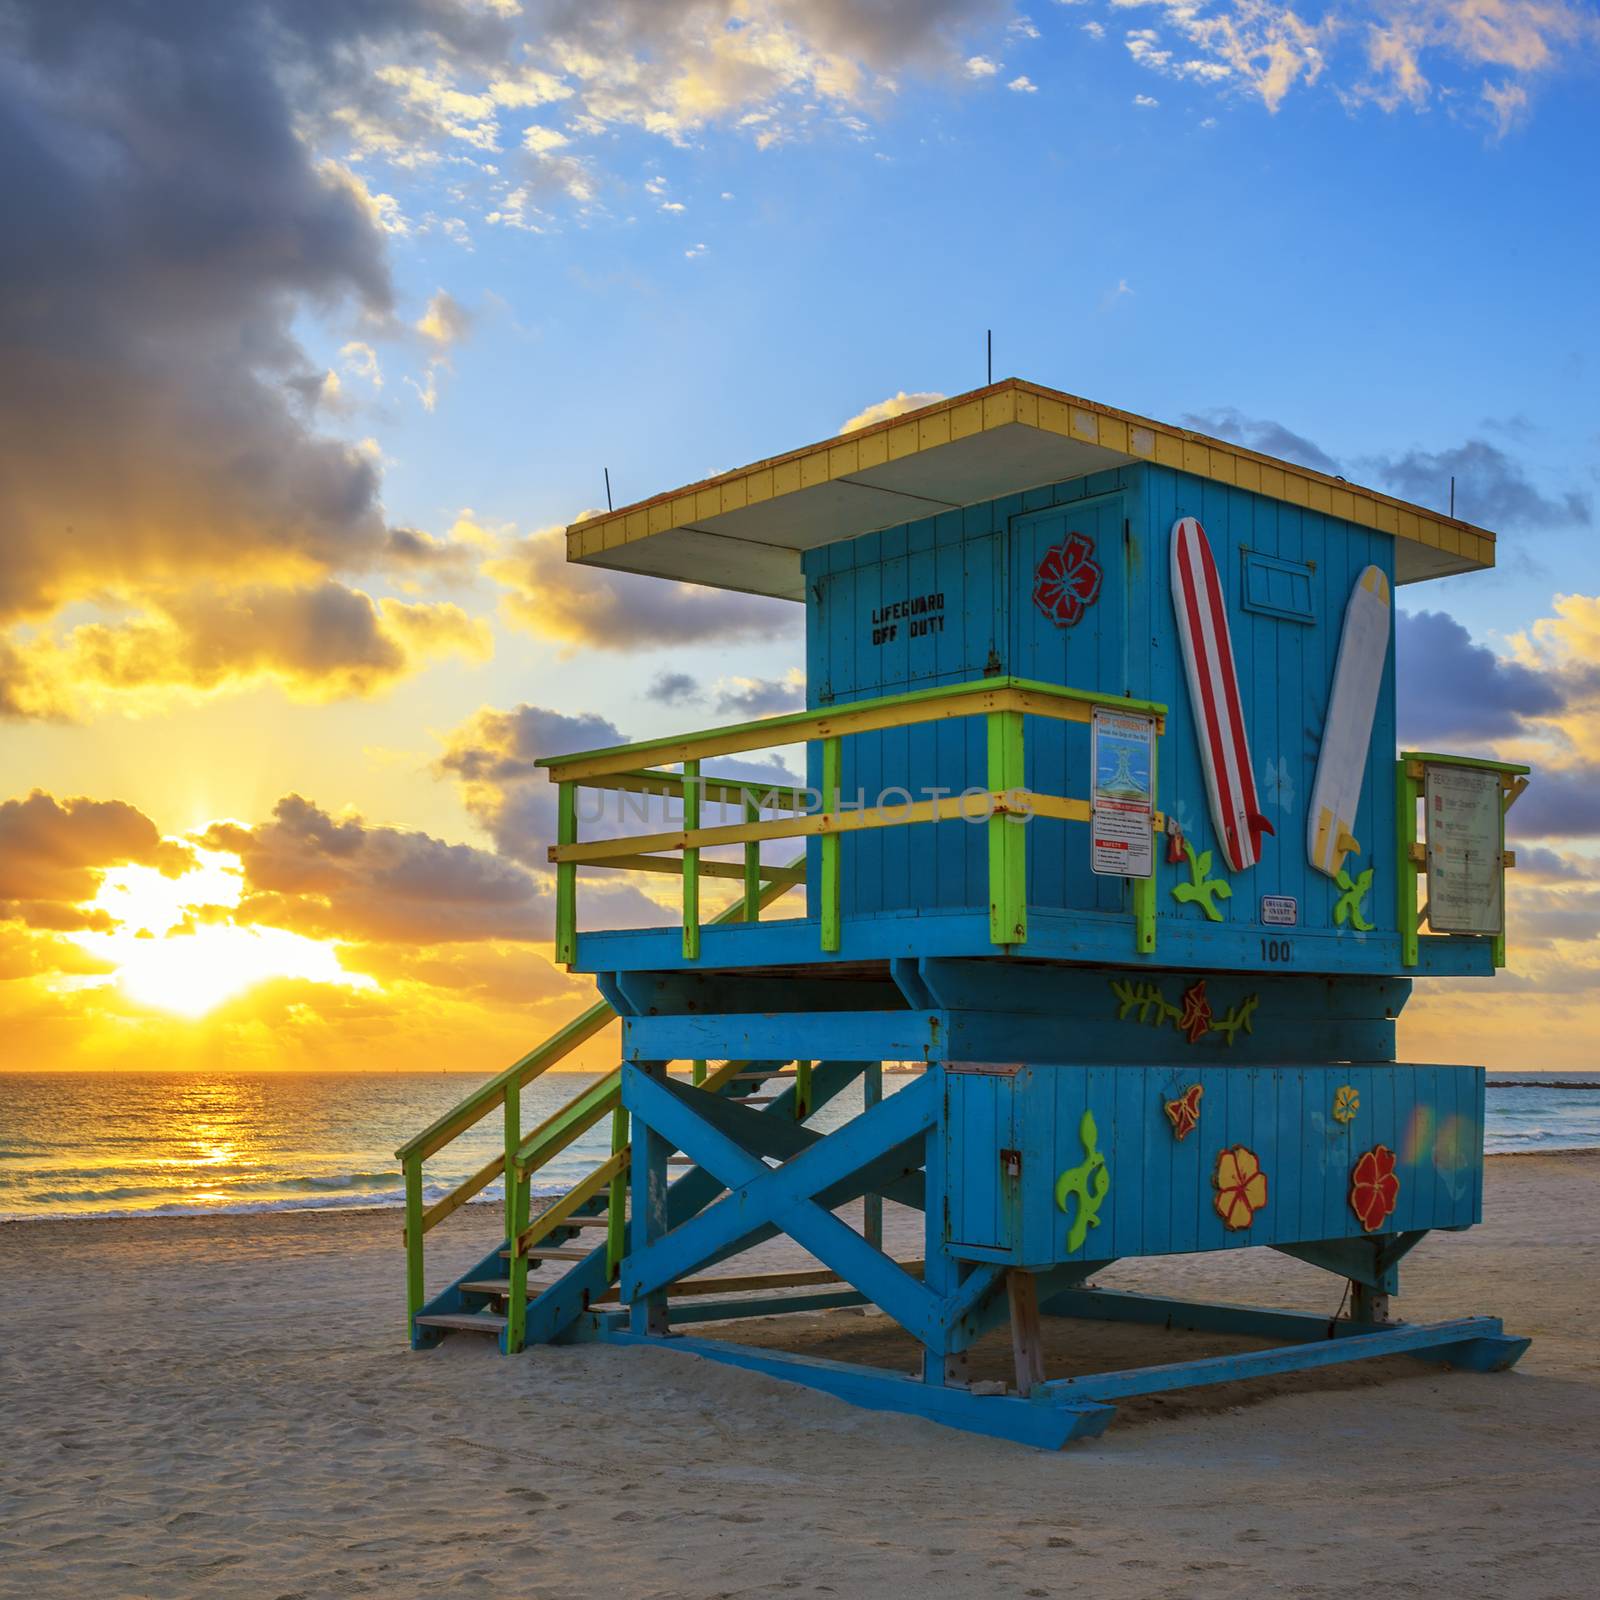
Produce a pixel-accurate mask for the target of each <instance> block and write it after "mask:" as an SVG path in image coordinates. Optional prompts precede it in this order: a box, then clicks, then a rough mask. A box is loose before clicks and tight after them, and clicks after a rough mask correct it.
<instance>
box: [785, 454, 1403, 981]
mask: <svg viewBox="0 0 1600 1600" xmlns="http://www.w3.org/2000/svg"><path fill="white" fill-rule="evenodd" d="M1181 516H1197V517H1199V518H1200V520H1201V522H1202V523H1203V524H1204V526H1205V528H1206V530H1207V534H1208V536H1209V538H1210V541H1211V545H1212V549H1213V551H1214V553H1215V556H1216V560H1217V566H1218V571H1219V573H1220V574H1221V577H1222V581H1223V584H1224V587H1225V590H1226V593H1227V601H1228V613H1229V622H1230V627H1231V630H1232V636H1233V644H1234V654H1235V659H1236V662H1237V666H1238V673H1239V682H1240V690H1241V696H1242V699H1243V701H1244V708H1245V714H1246V718H1247V722H1248V737H1249V743H1250V749H1251V754H1252V758H1253V761H1254V766H1255V773H1256V782H1257V787H1258V789H1259V791H1260V796H1261V801H1262V806H1263V809H1264V810H1265V812H1266V814H1267V816H1268V817H1269V818H1270V819H1271V821H1272V822H1273V824H1274V826H1275V828H1276V830H1277V833H1276V836H1275V837H1269V838H1267V839H1266V840H1265V841H1264V843H1263V847H1262V853H1261V860H1260V862H1259V864H1258V865H1257V866H1256V867H1255V868H1254V869H1252V870H1251V871H1249V872H1247V873H1243V874H1240V875H1238V876H1237V877H1233V878H1231V879H1230V880H1229V881H1230V883H1231V885H1232V888H1233V895H1232V898H1231V899H1230V900H1228V901H1225V902H1221V909H1222V913H1223V923H1222V927H1224V928H1227V929H1229V930H1231V931H1235V932H1237V933H1239V934H1248V933H1249V932H1250V931H1252V930H1255V929H1257V928H1260V927H1261V926H1262V924H1261V919H1260V906H1261V899H1262V897H1263V896H1265V895H1278V896H1288V897H1291V898H1292V899H1293V900H1294V901H1295V902H1296V905H1297V907H1298V918H1299V920H1298V927H1299V929H1300V930H1302V931H1303V932H1305V933H1307V934H1327V935H1330V936H1331V937H1332V938H1333V939H1334V940H1335V941H1336V942H1337V944H1338V945H1339V946H1340V947H1341V948H1340V950H1339V953H1338V958H1337V959H1332V958H1330V957H1329V955H1328V952H1326V951H1322V952H1319V955H1318V958H1317V959H1318V962H1319V964H1320V966H1321V967H1323V968H1325V969H1327V970H1343V971H1384V970H1392V969H1393V968H1394V967H1395V960H1394V956H1393V952H1392V944H1391V941H1392V938H1393V935H1394V932H1395V920H1394V893H1393V885H1394V868H1395V862H1394V859H1393V857H1394V848H1395V847H1394V839H1393V827H1392V824H1391V822H1390V820H1389V819H1390V818H1392V816H1393V805H1394V772H1393V762H1392V760H1391V759H1390V757H1391V754H1392V752H1393V750H1394V748H1395V721H1394V659H1393V650H1392V648H1391V650H1390V652H1389V655H1388V659H1387V661H1386V663H1385V672H1384V680H1383V686H1382V690H1381V692H1380V695H1379V701H1378V713H1377V718H1376V722H1375V724H1374V729H1373V737H1372V744H1371V752H1370V753H1369V756H1368V761H1367V768H1366V775H1365V780H1364V784H1363V790H1362V799H1361V805H1360V809H1359V812H1358V815H1357V818H1356V833H1357V837H1358V838H1359V839H1360V841H1361V844H1362V852H1361V854H1360V855H1359V856H1353V857H1352V858H1351V860H1350V863H1349V865H1350V869H1351V871H1352V873H1359V872H1360V871H1361V870H1363V869H1364V868H1366V867H1369V866H1370V867H1373V868H1374V869H1375V871H1374V879H1373V883H1372V887H1371V889H1370V891H1369V893H1368V895H1367V897H1366V901H1365V904H1364V908H1363V909H1364V912H1365V916H1366V918H1367V919H1368V920H1370V921H1371V922H1372V923H1373V924H1374V925H1375V926H1374V930H1373V932H1372V934H1371V935H1367V934H1363V933H1362V932H1359V931H1358V930H1356V929H1355V928H1354V927H1351V926H1346V927H1344V928H1338V927H1336V925H1335V923H1334V919H1333V910H1334V905H1335V902H1336V901H1337V899H1338V897H1339V893H1340V891H1339V889H1338V887H1337V886H1336V885H1335V884H1334V883H1333V881H1332V880H1331V879H1329V878H1327V877H1325V876H1323V875H1322V874H1321V873H1318V872H1316V871H1314V870H1312V869H1311V868H1310V866H1309V864H1308V863H1307V860H1306V850H1305V808H1306V805H1307V803H1308V800H1309V796H1310V792H1311V787H1312V782H1313V779H1314V777H1315V773H1316V763H1317V755H1318V750H1319V745H1320V739H1321V731H1322V724H1323V719H1324V718H1325V716H1326V713H1327V705H1328V699H1329V695H1330V693H1331V689H1332V675H1333V668H1334V662H1335V659H1336V657H1337V653H1338V645H1339V634H1340V630H1341V628H1342V626H1343V621H1344V613H1345V607H1346V605H1347V603H1348V600H1349V597H1350V593H1351V590H1352V589H1353V587H1354V585H1355V582H1356V579H1357V577H1358V576H1359V574H1360V573H1361V571H1362V569H1363V568H1365V567H1367V566H1368V565H1376V566H1377V567H1378V568H1380V570H1382V571H1383V572H1384V573H1385V575H1386V576H1388V578H1389V579H1390V582H1391V584H1392V582H1393V575H1394V550H1393V546H1394V541H1393V539H1392V538H1390V537H1389V536H1388V535H1385V534H1380V533H1375V532H1372V531H1371V530H1368V529H1365V528H1361V527H1358V526H1356V525H1355V524H1352V523H1347V522H1343V521H1341V520H1339V519H1338V518H1335V517H1331V516H1326V515H1323V514H1321V513H1318V512H1314V511H1310V510H1306V509H1301V508H1297V507H1295V506H1291V505H1288V504H1286V503H1283V502H1281V501H1277V500H1272V499H1268V498H1265V497H1263V496H1260V495H1257V494H1253V493H1250V492H1249V491H1246V490H1242V489H1234V488H1230V487H1228V486H1227V485H1224V484H1218V483H1214V482H1211V481H1209V480H1205V479H1201V478H1197V477H1193V476H1191V475H1189V474H1186V473H1182V472H1178V471H1174V470H1171V469H1168V468H1162V467H1156V466H1151V465H1143V466H1135V467H1128V468H1124V469H1122V470H1120V471H1117V472H1110V473H1099V474H1095V475H1092V476H1090V477H1087V478H1082V479H1077V480H1073V481H1071V482H1068V483H1063V484H1057V485H1054V486H1051V487H1046V488H1043V489H1035V490H1030V491H1028V492H1027V493H1026V494H1019V495H1011V496H1007V497H1005V498H1003V499H1000V500H995V501H990V502H986V503H984V504H981V505H977V506H970V507H967V508H965V509H964V510H959V511H950V512H947V513H944V514H942V515H940V516H936V517H929V518H925V519H923V520H920V521H917V522H913V523H907V524H905V525H903V526H901V527H897V528H892V529H888V530H885V531H883V532H880V533H874V534H868V535H866V536H864V537H862V538H859V539H854V540H845V541H841V542H839V543H836V544H832V545H827V546H823V547H821V548H819V549H817V550H813V551H811V552H809V553H808V554H807V555H806V557H805V571H806V580H807V592H808V605H807V678H808V684H809V704H810V705H811V706H812V707H813V708H814V709H820V708H823V707H826V706H828V705H831V704H838V703H843V702H846V701H849V700H854V699H862V698H866V697H870V696H873V695H880V694H892V693H897V692H903V691H906V690H911V689H918V688H925V687H930V686H932V685H935V684H943V683H954V682H961V681H965V680H971V679H974V678H981V677H983V676H984V675H985V674H986V673H994V672H1008V673H1012V674H1014V675H1017V676H1021V677H1028V678H1037V679H1040V680H1043V681H1045V682H1053V683H1062V684H1067V685H1070V686H1071V687H1074V688H1081V689H1090V690H1094V689H1102V690H1105V691H1106V692H1108V693H1116V694H1129V695H1133V696H1136V697H1139V698H1144V699H1152V700H1158V701H1162V702H1164V703H1165V704H1166V705H1167V706H1168V707H1169V708H1170V710H1169V716H1168V721H1167V734H1166V737H1165V738H1164V739H1163V741H1162V746H1161V770H1160V801H1161V803H1162V805H1163V806H1164V807H1167V808H1170V809H1171V810H1173V811H1175V812H1176V813H1177V815H1178V816H1179V817H1180V818H1181V819H1182V821H1183V824H1184V826H1185V830H1186V832H1187V833H1188V835H1189V837H1190V838H1191V840H1192V841H1193V843H1194V845H1195V848H1196V850H1210V851H1212V853H1213V861H1214V863H1215V865H1214V869H1213V870H1214V871H1216V872H1220V871H1223V870H1224V868H1223V858H1222V852H1221V850H1220V848H1219V846H1218V842H1217V838H1216V835H1215V832H1214V829H1213V827H1212V823H1211V817H1210V812H1209V807H1208V805H1207V802H1206V796H1205V783H1204V777H1203V774H1202V770H1201V766H1200V759H1199V750H1198V746H1197V743H1196V738H1195V725H1194V718H1193V716H1192V714H1191V711H1190V707H1189V697H1188V688H1187V684H1186V682H1185V679H1184V672H1183V663H1182V655H1181V650H1180V646H1179V642H1178V637H1177V631H1176V627H1175V625H1174V618H1173V609H1172V601H1171V593H1170V578H1169V559H1168V547H1169V539H1170V535H1171V529H1172V525H1173V523H1174V522H1175V521H1176V520H1177V519H1178V518H1179V517H1181ZM1072 532H1077V533H1080V534H1083V535H1085V536H1087V537H1088V538H1090V539H1091V540H1092V541H1093V543H1094V559H1095V560H1096V562H1097V563H1098V564H1099V566H1100V568H1101V570H1102V574H1103V578H1102V586H1101V590H1100V593H1099V595H1098V597H1097V599H1096V600H1095V602H1094V603H1093V604H1092V605H1091V606H1089V607H1088V609H1087V610H1086V612H1085V614H1084V615H1083V617H1082V619H1081V620H1080V621H1079V622H1078V623H1077V624H1076V625H1075V626H1072V627H1065V628H1063V627H1058V626H1057V625H1056V624H1055V623H1054V622H1053V621H1052V620H1051V619H1050V618H1048V617H1046V616H1045V615H1043V614H1042V613H1041V612H1040V610H1039V609H1038V608H1037V607H1036V606H1035V605H1034V603H1033V582H1034V573H1035V570H1036V568H1037V566H1038V562H1039V559H1040V557H1041V556H1042V555H1043V553H1044V552H1045V550H1047V549H1048V548H1049V547H1050V546H1051V545H1053V544H1055V543H1057V542H1059V541H1060V540H1061V539H1063V538H1064V537H1065V536H1066V535H1067V534H1068V533H1072ZM1252 558H1260V559H1261V560H1263V561H1267V562H1276V563H1287V564H1291V565H1292V567H1293V568H1294V569H1295V570H1296V571H1297V572H1298V573H1302V574H1304V573H1309V578H1308V579H1305V580H1302V579H1300V578H1297V579H1296V589H1295V595H1296V599H1295V605H1294V606H1293V607H1280V608H1279V613H1281V614H1275V613H1274V612H1272V611H1267V610H1260V609H1247V608H1246V607H1245V605H1244V599H1245V583H1246V563H1247V561H1248V560H1250V559H1252ZM1307 594H1309V604H1310V606H1311V609H1312V612H1313V615H1314V619H1315V620H1314V622H1313V623H1312V624H1311V625H1307V624H1306V622H1305V621H1304V620H1302V619H1301V618H1300V617H1298V616H1296V615H1295V614H1294V610H1295V608H1296V607H1299V606H1300V605H1302V604H1303V603H1306V595H1307ZM929 597H931V598H929ZM900 602H911V603H913V604H922V603H925V604H927V605H928V606H929V607H933V606H934V604H935V602H937V608H936V609H930V610H928V611H925V612H921V613H915V612H914V613H912V614H911V615H908V616H901V617H898V618H894V617H893V608H894V607H895V605H896V604H897V603H900ZM886 619H892V620H886ZM891 628H892V629H893V630H894V631H893V636H892V637H891V636H889V630H890V629H891ZM1027 747H1028V748H1027V782H1028V783H1029V785H1030V786H1032V787H1035V788H1037V789H1039V790H1040V791H1041V792H1049V793H1056V794H1062V793H1065V794H1071V795H1075V796H1079V797H1083V796H1084V795H1085V794H1086V788H1085V784H1086V773H1087V766H1088V731H1087V729H1085V728H1084V727H1082V726H1077V725H1061V724H1051V723H1042V722H1040V721H1038V720H1037V719H1030V720H1029V722H1028V725H1027ZM984 749H985V747H984V738H983V730H982V727H981V723H980V722H978V721H973V722H970V723H967V724H945V725H942V726H938V727H925V728H916V729H909V730H894V731H890V732H886V733H883V734H874V735H864V736H861V737H858V738H854V739H850V740H847V741H846V742H845V747H844V774H845V779H844V788H845V792H846V794H847V796H850V797H852V798H854V797H856V796H857V794H858V793H860V794H863V795H864V797H865V799H866V801H867V802H868V803H869V804H870V803H872V802H874V801H875V800H876V799H877V797H878V795H879V794H880V792H881V791H883V790H884V789H886V788H893V787H896V786H898V787H903V788H906V789H909V790H911V791H912V792H913V794H914V795H915V796H916V797H917V798H922V797H923V796H924V794H925V793H926V791H927V790H928V789H929V788H930V787H939V788H947V789H951V790H957V791H959V790H960V789H963V788H967V787H979V786H982V785H983V784H984V782H985V764H984ZM817 760H818V757H817V756H816V755H815V754H813V757H812V769H811V771H810V774H809V781H811V782H812V783H815V782H816V781H817V778H818V776H819V770H818V767H817ZM896 798H897V797H896ZM811 853H812V868H811V870H812V872H813V874H814V873H815V872H816V870H817V867H816V847H815V845H813V847H812V852H811ZM1028 857H1029V859H1028V898H1029V903H1030V905H1031V906H1034V907H1037V908H1039V909H1041V910H1049V909H1052V908H1054V909H1062V910H1073V911H1079V912H1085V911H1099V912H1105V913H1116V914H1122V913H1126V912H1127V911H1128V910H1129V909H1130V907H1129V895H1128V889H1127V886H1126V885H1125V884H1124V883H1123V882H1121V881H1120V880H1117V879H1112V878H1096V877H1094V876H1093V875H1092V874H1091V873H1090V871H1089V867H1088V843H1087V837H1086V829H1085V828H1084V826H1083V825H1082V824H1076V823H1060V822H1052V821H1043V820H1036V821H1034V822H1032V823H1030V824H1029V851H1028ZM986 862H987V855H986V849H985V841H984V834H983V830H982V829H981V828H976V827H970V826H968V825H967V824H965V823H962V822H949V823H943V824H939V825H938V826H936V827H932V828H930V827H919V828H916V829H891V830H886V831H882V832H871V833H862V834H856V835H850V836H847V837H846V838H845V840H844V841H843V867H844V874H843V876H844V910H845V915H846V917H847V918H870V917H877V916H882V915H885V914H892V913H896V912H899V913H904V912H907V911H911V912H916V913H923V914H927V913H933V912H947V911H956V910H962V909H971V908H977V907H981V906H984V905H986V903H987V877H986ZM1174 870H1175V871H1176V872H1177V873H1179V874H1180V875H1181V874H1182V872H1183V870H1184V869H1182V868H1178V869H1167V872H1168V876H1167V879H1166V882H1165V884H1164V886H1163V890H1162V893H1161V894H1160V895H1159V896H1158V900H1157V912H1158V916H1159V917H1160V918H1161V919H1162V921H1163V922H1164V923H1166V924H1168V925H1172V924H1196V923H1204V921H1205V919H1204V913H1203V911H1202V909H1201V908H1200V906H1198V905H1194V904H1190V905H1182V904H1179V903H1178V902H1176V901H1174V900H1173V899H1172V898H1171V896H1170V893H1168V892H1167V891H1168V889H1170V886H1171V883H1172V882H1173V881H1174V880H1173V878H1172V876H1171V873H1172V872H1173V871H1174ZM1197 931H1198V930H1197ZM1276 934H1277V936H1280V937H1287V938H1291V939H1292V938H1293V937H1294V934H1293V932H1292V931H1290V930H1276ZM1385 936H1388V937H1385ZM1202 937H1203V938H1205V939H1209V938H1210V937H1211V935H1210V933H1209V932H1207V933H1205V934H1203V935H1202ZM1159 938H1160V935H1158V942H1159ZM1346 946H1348V948H1343V947H1346ZM1369 946H1370V948H1368V947H1369ZM1245 948H1246V949H1248V950H1250V951H1252V952H1256V953H1259V950H1260V947H1259V946H1258V944H1257V943H1256V942H1251V943H1250V944H1249V945H1247V946H1246V947H1245ZM1309 953H1310V952H1309V951H1307V952H1306V953H1305V954H1307V955H1308V954H1309ZM1263 959H1264V958H1263ZM1222 964H1233V963H1232V961H1228V962H1225V963H1222ZM1243 964H1247V965H1248V964H1258V963H1257V962H1256V961H1255V960H1254V957H1253V956H1252V958H1251V959H1250V960H1247V961H1246V962H1245V963H1243ZM1294 965H1295V966H1297V967H1299V968H1300V969H1301V970H1306V968H1307V966H1308V965H1309V963H1308V962H1307V960H1305V959H1304V957H1303V956H1302V955H1301V954H1298V953H1297V955H1296V957H1295V959H1294Z"/></svg>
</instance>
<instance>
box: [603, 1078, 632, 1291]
mask: <svg viewBox="0 0 1600 1600" xmlns="http://www.w3.org/2000/svg"><path fill="white" fill-rule="evenodd" d="M627 1148H628V1113H627V1112H626V1111H625V1110H624V1109H623V1108H622V1107H621V1106H618V1107H617V1109H616V1110H615V1111H613V1112H612V1113H611V1153H612V1155H618V1154H620V1153H621V1152H622V1151H624V1150H626V1149H627ZM627 1216H628V1174H627V1173H626V1172H625V1171H624V1172H619V1173H618V1174H617V1175H616V1177H614V1178H613V1179H612V1180H611V1192H610V1195H609V1196H608V1198H607V1201H606V1282H607V1283H615V1282H616V1278H617V1271H618V1269H619V1268H620V1267H621V1265H622V1257H623V1254H624V1252H625V1250H626V1246H627V1234H626V1233H625V1232H624V1231H623V1230H624V1228H625V1226H626V1223H627Z"/></svg>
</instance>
